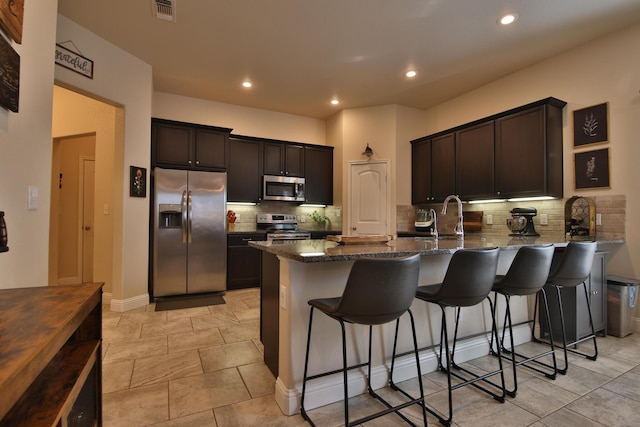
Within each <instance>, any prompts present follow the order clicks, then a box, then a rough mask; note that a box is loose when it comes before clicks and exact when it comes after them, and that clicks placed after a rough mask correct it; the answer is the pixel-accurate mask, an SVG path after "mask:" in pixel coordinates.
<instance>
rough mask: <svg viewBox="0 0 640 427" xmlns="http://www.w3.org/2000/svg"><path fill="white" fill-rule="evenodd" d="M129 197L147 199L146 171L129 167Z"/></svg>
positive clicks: (136, 167)
mask: <svg viewBox="0 0 640 427" xmlns="http://www.w3.org/2000/svg"><path fill="white" fill-rule="evenodd" d="M129 174H130V178H129V196H130V197H147V169H145V168H141V167H138V166H129Z"/></svg>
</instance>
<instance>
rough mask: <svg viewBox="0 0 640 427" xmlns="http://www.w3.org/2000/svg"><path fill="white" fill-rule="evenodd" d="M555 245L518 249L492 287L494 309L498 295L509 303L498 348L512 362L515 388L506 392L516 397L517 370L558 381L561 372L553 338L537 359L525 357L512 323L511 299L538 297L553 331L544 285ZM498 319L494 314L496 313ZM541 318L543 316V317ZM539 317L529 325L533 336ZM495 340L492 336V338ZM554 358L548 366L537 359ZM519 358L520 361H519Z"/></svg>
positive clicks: (535, 357)
mask: <svg viewBox="0 0 640 427" xmlns="http://www.w3.org/2000/svg"><path fill="white" fill-rule="evenodd" d="M553 251H554V247H553V245H547V246H523V247H521V248H520V249H518V252H517V253H516V256H515V258H514V259H513V262H512V263H511V266H510V267H509V270H508V271H507V274H506V275H498V276H496V280H495V283H494V284H493V291H494V292H495V302H494V306H493V308H494V310H497V306H498V294H500V295H503V296H504V298H505V302H506V309H505V317H504V324H503V328H502V336H501V339H500V342H498V343H496V345H499V346H500V353H501V355H502V357H504V358H506V359H509V360H510V361H511V364H512V368H513V384H514V386H513V389H512V390H508V389H507V390H506V393H507V394H508V395H510V396H513V397H515V395H516V393H517V391H518V378H517V375H516V367H517V366H524V367H526V368H529V369H531V370H534V371H536V372H539V373H541V374H544V375H545V376H546V377H547V378H550V379H555V378H556V374H557V372H558V366H557V362H556V354H555V348H554V345H553V335H551V336H550V340H549V341H550V342H549V349H548V350H547V351H544V352H542V353H539V354H536V355H534V356H525V355H522V354H520V353H517V352H516V351H515V345H514V343H513V323H512V321H511V305H510V302H511V297H512V296H528V295H535V296H536V304H535V307H536V308H537V307H538V299H539V298H540V297H542V302H543V305H544V316H545V321H546V322H547V327H548V329H549V331H550V330H551V318H550V316H549V305H548V302H547V293H546V292H545V290H544V285H545V283H547V278H548V277H549V269H550V268H551V261H552V260H553ZM494 316H495V314H494ZM541 317H542V316H541ZM535 320H536V315H535V311H534V315H533V319H532V320H527V321H526V323H531V324H532V327H531V333H532V335H533V334H534V329H535ZM507 327H508V328H509V338H510V345H511V346H510V348H506V347H505V345H504V341H505V333H506V329H507ZM492 337H493V335H492ZM491 351H492V353H494V354H496V355H497V353H495V352H493V339H492V343H491ZM547 356H551V359H552V363H551V364H548V363H545V362H541V361H539V360H538V359H540V358H543V357H547ZM518 359H519V360H518ZM540 367H546V368H547V369H546V370H544V369H541V368H540Z"/></svg>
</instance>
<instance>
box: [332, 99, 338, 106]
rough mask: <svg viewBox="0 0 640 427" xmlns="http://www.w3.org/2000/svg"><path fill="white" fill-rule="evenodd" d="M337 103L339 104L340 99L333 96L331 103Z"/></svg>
mask: <svg viewBox="0 0 640 427" xmlns="http://www.w3.org/2000/svg"><path fill="white" fill-rule="evenodd" d="M338 104H340V101H339V100H338V99H335V98H334V99H332V100H331V105H338Z"/></svg>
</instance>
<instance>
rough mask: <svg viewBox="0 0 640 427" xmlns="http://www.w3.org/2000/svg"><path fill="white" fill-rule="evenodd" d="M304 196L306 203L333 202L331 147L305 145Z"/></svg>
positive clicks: (324, 203)
mask: <svg viewBox="0 0 640 427" xmlns="http://www.w3.org/2000/svg"><path fill="white" fill-rule="evenodd" d="M304 157H305V159H304V163H305V193H306V194H305V197H306V203H317V204H322V205H332V204H333V147H324V146H313V147H311V146H306V147H305V148H304Z"/></svg>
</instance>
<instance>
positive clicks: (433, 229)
mask: <svg viewBox="0 0 640 427" xmlns="http://www.w3.org/2000/svg"><path fill="white" fill-rule="evenodd" d="M429 215H431V217H432V218H433V227H431V236H433V237H435V238H436V239H437V238H438V219H437V218H436V210H435V209H429Z"/></svg>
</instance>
